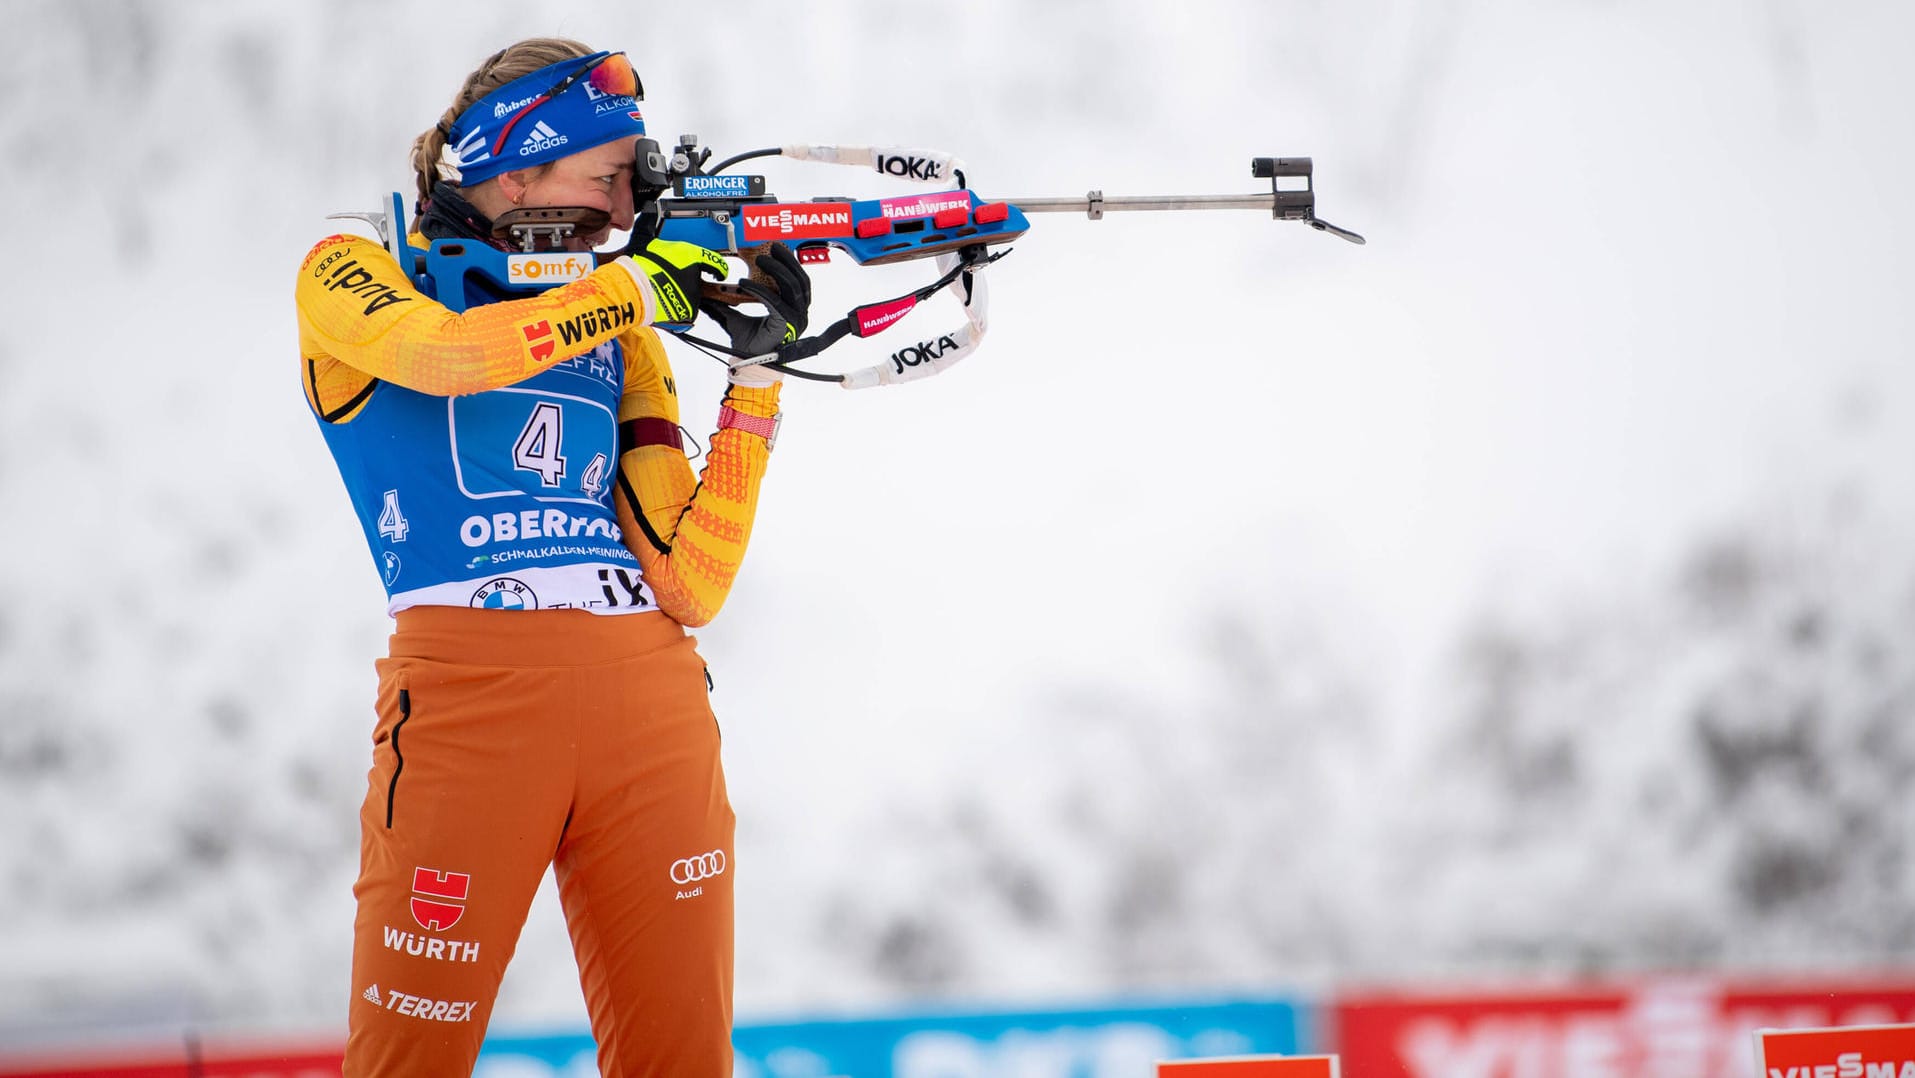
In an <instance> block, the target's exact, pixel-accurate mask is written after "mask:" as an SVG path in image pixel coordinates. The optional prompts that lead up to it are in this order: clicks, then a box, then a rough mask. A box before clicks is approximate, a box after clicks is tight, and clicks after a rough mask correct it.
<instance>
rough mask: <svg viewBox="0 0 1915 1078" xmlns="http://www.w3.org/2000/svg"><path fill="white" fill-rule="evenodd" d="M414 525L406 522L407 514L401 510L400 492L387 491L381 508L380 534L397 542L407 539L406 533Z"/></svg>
mask: <svg viewBox="0 0 1915 1078" xmlns="http://www.w3.org/2000/svg"><path fill="white" fill-rule="evenodd" d="M411 530H412V525H410V524H407V523H406V515H405V514H404V513H401V512H400V511H399V492H398V491H396V490H388V491H386V500H385V504H384V505H383V506H382V507H381V508H380V510H379V534H380V535H381V536H382V537H384V538H387V539H390V540H392V541H393V542H395V543H403V542H405V541H406V533H407V532H408V531H411Z"/></svg>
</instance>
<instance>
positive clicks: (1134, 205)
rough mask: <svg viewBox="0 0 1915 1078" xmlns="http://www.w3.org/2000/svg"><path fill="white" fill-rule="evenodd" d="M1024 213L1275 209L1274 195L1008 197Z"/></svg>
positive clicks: (1096, 194)
mask: <svg viewBox="0 0 1915 1078" xmlns="http://www.w3.org/2000/svg"><path fill="white" fill-rule="evenodd" d="M1004 201H1005V202H1008V203H1010V204H1011V205H1013V206H1016V207H1017V208H1018V209H1020V210H1023V211H1024V212H1025V213H1091V212H1093V209H1096V210H1101V211H1103V212H1105V213H1111V212H1115V211H1118V210H1272V209H1275V208H1276V205H1277V200H1276V196H1275V195H1271V194H1262V195H1104V194H1102V193H1100V192H1095V191H1093V192H1092V193H1091V194H1090V195H1088V196H1086V197H1084V198H1007V199H1005V200H1004Z"/></svg>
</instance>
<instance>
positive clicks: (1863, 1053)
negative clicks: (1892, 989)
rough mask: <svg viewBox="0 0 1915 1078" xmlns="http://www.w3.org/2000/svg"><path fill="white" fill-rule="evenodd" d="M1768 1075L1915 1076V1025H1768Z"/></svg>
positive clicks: (1758, 1050)
mask: <svg viewBox="0 0 1915 1078" xmlns="http://www.w3.org/2000/svg"><path fill="white" fill-rule="evenodd" d="M1755 1062H1756V1068H1757V1070H1756V1073H1757V1074H1759V1075H1761V1076H1762V1078H1915V1025H1899V1026H1845V1027H1842V1028H1839V1029H1762V1030H1757V1031H1756V1034H1755Z"/></svg>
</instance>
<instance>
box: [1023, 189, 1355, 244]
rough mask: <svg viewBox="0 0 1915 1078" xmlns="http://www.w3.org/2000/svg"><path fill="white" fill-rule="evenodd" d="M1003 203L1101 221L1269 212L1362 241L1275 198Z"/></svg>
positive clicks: (1096, 197)
mask: <svg viewBox="0 0 1915 1078" xmlns="http://www.w3.org/2000/svg"><path fill="white" fill-rule="evenodd" d="M1004 201H1005V202H1008V203H1010V204H1011V205H1013V206H1016V207H1017V208H1018V209H1020V210H1023V211H1024V212H1025V213H1081V214H1084V215H1085V216H1087V217H1089V218H1090V219H1091V220H1093V221H1096V220H1101V219H1102V218H1103V216H1104V214H1106V213H1119V212H1130V211H1140V210H1157V211H1173V212H1177V211H1185V210H1269V211H1271V212H1272V213H1273V214H1275V215H1276V216H1277V218H1278V219H1279V220H1294V221H1303V222H1305V223H1307V224H1308V225H1309V226H1310V227H1311V228H1314V229H1316V230H1317V231H1319V232H1328V233H1329V234H1330V235H1332V236H1337V237H1339V238H1342V239H1346V240H1349V241H1350V242H1351V243H1357V244H1361V243H1364V242H1366V241H1365V240H1364V238H1363V237H1362V236H1361V235H1359V234H1357V233H1355V232H1352V231H1350V230H1349V229H1347V228H1339V227H1337V226H1336V225H1333V224H1331V223H1330V222H1328V221H1325V220H1323V219H1321V218H1319V217H1317V216H1315V215H1314V214H1309V215H1307V216H1306V215H1305V214H1296V215H1290V214H1285V213H1284V212H1283V211H1284V210H1285V209H1286V208H1287V207H1286V206H1285V205H1284V204H1283V203H1282V202H1281V201H1279V199H1278V197H1277V196H1275V195H1268V194H1260V195H1118V196H1114V197H1111V196H1106V195H1105V194H1104V192H1102V191H1091V192H1088V193H1087V194H1086V195H1085V196H1084V197H1083V198H1007V199H1004Z"/></svg>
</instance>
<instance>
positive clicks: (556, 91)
mask: <svg viewBox="0 0 1915 1078" xmlns="http://www.w3.org/2000/svg"><path fill="white" fill-rule="evenodd" d="M587 76H590V81H589V82H588V83H587V85H588V86H590V87H591V88H592V89H594V90H597V91H598V92H599V93H602V94H606V95H608V96H611V97H630V98H635V99H637V100H640V101H643V100H644V99H645V84H644V83H641V82H639V81H638V72H636V71H633V70H632V62H631V61H630V60H628V59H626V58H625V54H624V53H622V52H615V53H613V54H611V55H610V56H607V57H605V58H604V59H601V60H596V61H594V62H592V63H589V64H582V65H580V66H579V68H578V69H577V70H575V71H573V72H572V73H571V74H569V75H567V76H565V77H564V78H562V79H560V80H559V81H558V82H556V83H553V84H552V88H551V89H549V90H547V91H545V92H544V93H542V94H540V95H538V96H537V97H535V98H533V99H532V100H530V101H527V102H526V103H525V104H523V105H521V106H519V109H518V111H516V112H514V113H513V114H512V118H511V119H509V120H507V121H505V126H504V127H501V128H500V129H499V137H498V138H496V139H494V140H493V142H492V152H493V153H494V154H497V153H498V152H499V151H500V150H501V149H503V148H504V147H505V140H506V138H507V136H509V135H511V134H512V129H513V128H514V127H517V126H518V124H519V121H520V120H523V119H525V117H526V116H527V115H528V114H529V113H531V111H532V110H533V109H536V108H538V107H539V106H540V105H543V104H545V103H546V102H547V101H550V100H552V99H553V98H555V97H557V96H559V95H560V94H562V93H564V92H565V91H567V90H569V89H571V88H572V84H573V83H575V82H577V81H578V80H580V79H582V78H586V77H587Z"/></svg>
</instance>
